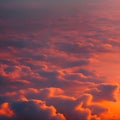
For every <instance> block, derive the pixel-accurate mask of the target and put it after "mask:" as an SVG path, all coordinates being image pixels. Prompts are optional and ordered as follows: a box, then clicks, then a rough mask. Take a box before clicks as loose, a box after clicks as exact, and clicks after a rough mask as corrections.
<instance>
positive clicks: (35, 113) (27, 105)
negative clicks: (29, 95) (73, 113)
mask: <svg viewBox="0 0 120 120" xmlns="http://www.w3.org/2000/svg"><path fill="white" fill-rule="evenodd" d="M0 118H1V119H3V120H4V119H5V120H9V119H10V120H26V119H29V120H34V119H36V120H39V119H44V120H66V118H65V117H64V115H63V114H60V113H57V111H56V109H55V108H54V107H53V106H47V105H46V104H45V102H43V101H40V100H37V101H35V100H34V101H20V102H14V103H11V104H9V103H3V104H2V105H1V109H0Z"/></svg>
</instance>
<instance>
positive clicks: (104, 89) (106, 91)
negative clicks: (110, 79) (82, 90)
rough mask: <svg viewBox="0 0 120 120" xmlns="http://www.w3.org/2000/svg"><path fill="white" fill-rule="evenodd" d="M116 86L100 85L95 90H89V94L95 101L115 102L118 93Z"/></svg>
mask: <svg viewBox="0 0 120 120" xmlns="http://www.w3.org/2000/svg"><path fill="white" fill-rule="evenodd" d="M118 89H119V88H118V86H117V85H114V84H100V85H98V86H97V88H94V89H91V90H90V91H89V93H90V94H92V95H93V100H95V101H105V100H107V101H114V102H115V101H116V100H117V98H116V94H117V92H118Z"/></svg>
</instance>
